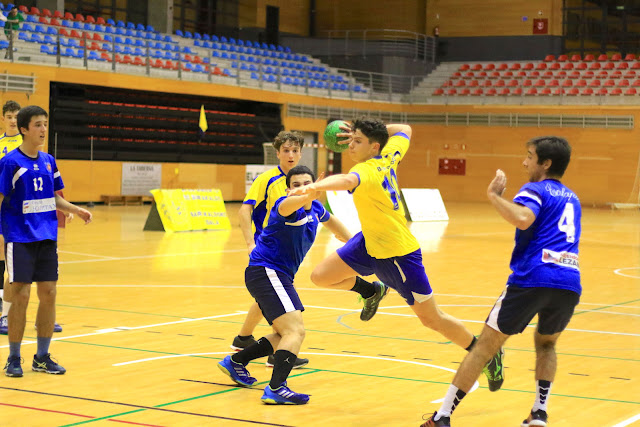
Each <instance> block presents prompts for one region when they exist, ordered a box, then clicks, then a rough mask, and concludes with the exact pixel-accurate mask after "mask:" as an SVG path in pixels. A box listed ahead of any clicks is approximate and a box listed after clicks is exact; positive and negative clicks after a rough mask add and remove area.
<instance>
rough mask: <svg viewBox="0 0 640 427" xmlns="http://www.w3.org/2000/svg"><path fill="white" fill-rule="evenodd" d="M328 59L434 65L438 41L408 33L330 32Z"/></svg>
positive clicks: (369, 30) (379, 31)
mask: <svg viewBox="0 0 640 427" xmlns="http://www.w3.org/2000/svg"><path fill="white" fill-rule="evenodd" d="M323 34H325V35H326V36H327V50H328V52H329V56H332V55H336V56H337V55H343V56H353V55H358V56H360V55H361V56H362V57H363V58H366V57H367V55H386V56H406V57H413V59H414V60H416V61H424V62H435V60H436V44H437V43H436V40H435V38H434V37H431V36H427V35H426V34H420V33H414V32H412V31H405V30H387V29H366V30H328V31H324V32H323Z"/></svg>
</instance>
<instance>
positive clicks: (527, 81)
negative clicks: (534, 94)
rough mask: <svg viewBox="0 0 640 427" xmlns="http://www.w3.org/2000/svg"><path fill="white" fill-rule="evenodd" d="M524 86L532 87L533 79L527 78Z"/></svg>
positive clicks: (523, 83)
mask: <svg viewBox="0 0 640 427" xmlns="http://www.w3.org/2000/svg"><path fill="white" fill-rule="evenodd" d="M522 86H524V87H531V86H533V82H532V81H531V80H529V79H525V80H524V81H523V82H522Z"/></svg>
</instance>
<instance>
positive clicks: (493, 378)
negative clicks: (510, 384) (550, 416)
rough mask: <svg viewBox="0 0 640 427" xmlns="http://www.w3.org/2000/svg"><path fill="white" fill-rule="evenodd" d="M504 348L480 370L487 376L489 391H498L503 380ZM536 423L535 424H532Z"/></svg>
mask: <svg viewBox="0 0 640 427" xmlns="http://www.w3.org/2000/svg"><path fill="white" fill-rule="evenodd" d="M503 362H504V349H503V348H502V347H500V350H498V352H497V353H496V354H495V356H493V357H492V358H491V360H489V363H487V364H486V365H485V367H484V369H483V370H482V372H484V374H485V375H486V376H487V380H488V383H489V391H498V390H500V387H502V383H503V382H504V364H503ZM533 425H536V424H533Z"/></svg>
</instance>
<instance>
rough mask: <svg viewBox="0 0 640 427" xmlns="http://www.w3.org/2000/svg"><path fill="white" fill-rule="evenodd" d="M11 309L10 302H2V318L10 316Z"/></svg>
mask: <svg viewBox="0 0 640 427" xmlns="http://www.w3.org/2000/svg"><path fill="white" fill-rule="evenodd" d="M9 308H11V303H10V302H9V301H2V317H4V316H8V315H9Z"/></svg>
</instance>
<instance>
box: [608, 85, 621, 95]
mask: <svg viewBox="0 0 640 427" xmlns="http://www.w3.org/2000/svg"><path fill="white" fill-rule="evenodd" d="M609 95H615V96H617V95H622V89H620V88H619V87H614V88H613V89H611V91H610V92H609Z"/></svg>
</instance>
